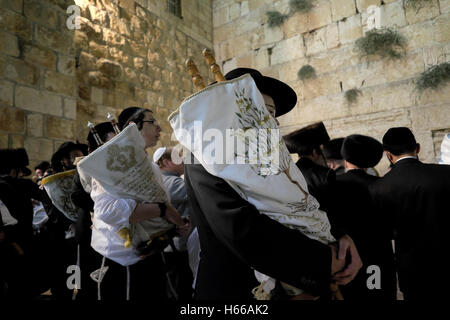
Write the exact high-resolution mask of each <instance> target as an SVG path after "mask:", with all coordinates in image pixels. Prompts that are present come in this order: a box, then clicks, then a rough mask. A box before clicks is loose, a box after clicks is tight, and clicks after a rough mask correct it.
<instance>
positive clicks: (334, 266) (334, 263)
mask: <svg viewBox="0 0 450 320" xmlns="http://www.w3.org/2000/svg"><path fill="white" fill-rule="evenodd" d="M330 248H331V275H332V276H334V275H335V274H336V273H338V272H339V271H342V270H343V269H344V267H345V260H340V259H338V247H337V245H336V244H330Z"/></svg>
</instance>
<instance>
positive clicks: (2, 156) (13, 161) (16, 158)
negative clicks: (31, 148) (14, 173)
mask: <svg viewBox="0 0 450 320" xmlns="http://www.w3.org/2000/svg"><path fill="white" fill-rule="evenodd" d="M29 164H30V162H29V159H28V154H27V151H26V150H25V149H24V148H19V149H2V150H0V166H1V167H2V169H6V170H11V169H16V170H19V171H21V172H22V175H23V176H25V177H26V176H29V175H30V174H31V170H30V169H28V168H27V167H28V165H29Z"/></svg>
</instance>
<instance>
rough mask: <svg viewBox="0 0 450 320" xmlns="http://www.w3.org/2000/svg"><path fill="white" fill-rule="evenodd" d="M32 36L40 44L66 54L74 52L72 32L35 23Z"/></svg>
mask: <svg viewBox="0 0 450 320" xmlns="http://www.w3.org/2000/svg"><path fill="white" fill-rule="evenodd" d="M34 38H35V40H36V42H37V43H38V44H40V45H41V46H44V47H47V48H51V49H53V50H55V51H58V52H61V53H64V54H67V55H74V54H75V46H74V43H73V34H72V33H62V32H57V31H55V30H52V29H49V28H46V27H44V26H41V25H36V27H35V33H34Z"/></svg>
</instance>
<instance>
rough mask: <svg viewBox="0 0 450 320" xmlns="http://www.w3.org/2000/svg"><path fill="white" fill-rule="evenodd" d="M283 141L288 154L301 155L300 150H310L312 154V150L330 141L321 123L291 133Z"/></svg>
mask: <svg viewBox="0 0 450 320" xmlns="http://www.w3.org/2000/svg"><path fill="white" fill-rule="evenodd" d="M283 139H284V141H285V143H286V147H287V148H288V150H289V152H290V153H299V154H302V153H303V152H302V150H305V149H310V150H311V152H312V149H313V148H317V147H320V145H321V144H324V143H326V142H328V141H330V136H329V135H328V132H327V129H326V128H325V125H324V124H323V122H317V123H313V124H311V125H309V126H306V127H304V128H301V129H299V130H296V131H294V132H291V133H289V134H288V135H285V136H284V137H283ZM308 153H309V152H308Z"/></svg>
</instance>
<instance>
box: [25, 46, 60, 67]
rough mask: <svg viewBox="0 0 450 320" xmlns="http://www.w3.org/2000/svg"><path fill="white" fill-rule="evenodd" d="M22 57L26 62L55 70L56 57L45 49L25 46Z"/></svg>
mask: <svg viewBox="0 0 450 320" xmlns="http://www.w3.org/2000/svg"><path fill="white" fill-rule="evenodd" d="M23 56H24V59H25V60H26V61H29V62H33V63H35V64H38V65H40V66H43V67H46V68H48V69H50V70H55V68H56V55H55V54H54V53H53V51H51V50H49V49H47V48H44V47H41V46H33V45H25V46H24V49H23Z"/></svg>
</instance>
